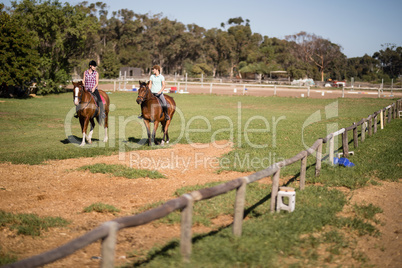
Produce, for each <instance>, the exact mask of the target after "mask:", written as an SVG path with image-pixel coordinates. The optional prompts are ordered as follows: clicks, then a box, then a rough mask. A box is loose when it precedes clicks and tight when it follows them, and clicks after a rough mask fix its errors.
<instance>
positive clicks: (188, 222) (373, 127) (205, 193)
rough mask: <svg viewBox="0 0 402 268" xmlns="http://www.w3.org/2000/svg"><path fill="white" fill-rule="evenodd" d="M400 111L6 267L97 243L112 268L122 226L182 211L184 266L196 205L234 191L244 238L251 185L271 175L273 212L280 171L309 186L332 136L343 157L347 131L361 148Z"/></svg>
mask: <svg viewBox="0 0 402 268" xmlns="http://www.w3.org/2000/svg"><path fill="white" fill-rule="evenodd" d="M401 112H402V99H399V100H397V101H396V102H395V103H393V104H391V105H388V106H387V107H384V108H382V109H380V110H378V111H376V112H374V113H373V114H371V115H369V116H368V117H367V118H363V119H362V120H360V121H359V122H357V123H353V124H352V125H351V126H349V127H346V128H342V129H340V130H338V131H336V132H334V133H330V134H329V135H327V136H326V137H325V138H319V139H317V140H316V141H315V142H314V144H313V145H312V146H311V147H310V148H308V149H306V150H304V151H301V152H300V153H298V154H297V155H295V156H293V157H292V158H289V159H286V160H283V161H280V162H277V163H275V164H273V165H271V166H269V167H268V168H266V169H264V170H260V171H258V172H255V173H253V174H251V175H249V176H245V177H240V178H237V179H234V180H232V181H229V182H226V183H222V184H220V185H217V186H214V187H210V188H204V189H201V190H198V191H193V192H190V193H186V194H184V195H182V196H180V197H178V198H175V199H172V200H169V201H167V202H166V203H164V204H162V205H161V206H159V207H157V208H154V209H151V210H148V211H145V212H143V213H140V214H137V215H132V216H126V217H121V218H117V219H114V220H112V221H108V222H105V223H103V224H101V225H100V226H98V227H97V228H95V229H93V230H91V231H89V232H87V233H86V234H84V235H82V236H81V237H78V238H76V239H74V240H72V241H70V242H68V243H66V244H64V245H62V246H60V247H58V248H56V249H53V250H50V251H47V252H44V253H42V254H39V255H36V256H33V257H30V258H27V259H23V260H21V261H18V262H15V263H12V264H9V265H6V266H4V267H8V268H10V267H18V268H22V267H37V266H43V265H45V264H49V263H52V262H54V261H56V260H59V259H62V258H64V257H67V256H69V255H71V254H73V253H74V252H76V251H78V250H80V249H83V248H84V247H86V246H88V245H90V244H92V243H94V242H97V241H99V240H101V241H102V243H101V255H102V257H101V263H100V266H101V267H102V268H106V267H114V259H115V247H116V238H117V235H118V231H119V230H122V229H124V228H130V227H136V226H140V225H144V224H147V223H150V222H152V221H155V220H157V219H160V218H163V217H165V216H167V215H169V214H170V213H172V212H173V211H176V210H181V236H180V252H181V254H182V258H183V262H189V261H190V256H191V251H192V243H191V240H192V231H191V227H192V216H193V205H194V202H198V201H201V200H206V199H210V198H213V197H216V196H219V195H222V194H225V193H228V192H230V191H233V190H236V197H235V204H234V217H233V224H232V233H233V235H235V236H237V237H240V236H241V234H242V224H243V218H244V206H245V196H246V188H247V184H249V183H253V182H256V181H258V180H260V179H263V178H266V177H272V190H271V201H270V211H271V213H273V212H274V211H275V206H276V199H277V195H278V190H279V178H280V172H281V169H282V168H283V167H286V166H289V165H292V164H294V163H297V162H299V163H300V183H299V189H300V190H303V189H304V188H305V181H306V170H307V157H308V156H310V155H313V154H315V176H320V170H321V162H322V159H323V157H322V147H323V144H324V143H326V144H327V146H329V159H330V162H331V163H332V161H333V153H334V148H333V146H334V138H336V137H337V136H338V135H342V149H343V156H344V157H348V155H349V140H348V132H349V131H352V132H353V146H354V147H355V148H357V147H358V144H359V141H358V127H360V133H361V135H360V136H361V141H362V142H364V140H365V138H366V132H367V134H368V137H371V136H372V135H374V134H376V133H377V131H378V125H380V128H381V129H383V128H384V127H385V126H386V124H388V123H390V122H391V120H392V119H395V118H397V117H398V118H399V117H400V116H401Z"/></svg>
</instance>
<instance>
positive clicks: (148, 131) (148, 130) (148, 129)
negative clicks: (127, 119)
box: [144, 119, 152, 146]
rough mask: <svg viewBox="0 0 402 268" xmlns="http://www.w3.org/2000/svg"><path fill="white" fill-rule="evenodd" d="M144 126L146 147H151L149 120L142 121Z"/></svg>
mask: <svg viewBox="0 0 402 268" xmlns="http://www.w3.org/2000/svg"><path fill="white" fill-rule="evenodd" d="M144 124H145V127H146V128H147V134H148V146H151V145H152V140H151V131H150V125H149V120H146V119H144Z"/></svg>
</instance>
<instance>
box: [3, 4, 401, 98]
mask: <svg viewBox="0 0 402 268" xmlns="http://www.w3.org/2000/svg"><path fill="white" fill-rule="evenodd" d="M0 12H1V13H0V24H1V39H0V55H1V57H0V65H1V66H0V84H1V83H6V84H8V85H24V84H27V83H30V82H32V81H36V82H37V83H38V87H39V88H40V90H41V92H42V93H48V92H55V91H58V90H59V85H60V84H63V83H65V82H66V81H67V80H69V79H71V75H72V74H73V73H74V72H76V73H78V74H80V75H81V74H82V72H83V71H84V70H85V69H86V68H87V67H88V62H89V61H90V60H92V59H94V60H96V61H97V62H98V66H99V67H98V71H99V73H100V77H101V78H116V77H118V75H119V70H120V67H124V66H126V67H138V68H141V69H142V70H143V72H144V73H149V72H150V68H151V66H152V65H154V64H158V65H161V66H162V68H163V73H164V74H179V75H183V74H184V73H187V74H188V75H189V76H190V77H191V76H192V77H200V76H201V75H204V77H230V78H239V79H242V78H245V76H246V75H247V74H252V75H259V76H260V77H267V76H269V74H270V72H271V71H278V70H283V71H287V73H288V75H289V76H290V77H291V78H292V79H300V78H305V77H308V78H313V79H314V80H318V81H324V80H326V79H328V78H332V79H336V80H344V79H347V80H350V79H351V78H352V77H353V78H354V79H355V81H368V82H378V81H381V80H382V79H384V80H385V81H390V80H391V79H396V78H398V77H399V76H400V75H401V74H402V47H397V46H396V45H395V44H384V45H383V49H382V50H380V51H378V52H375V53H374V54H373V55H371V56H370V55H367V54H366V55H364V56H362V57H355V58H347V57H346V56H345V55H344V54H343V53H342V47H341V46H340V45H338V44H334V43H332V42H331V41H329V40H327V39H324V38H322V37H320V36H317V35H315V34H311V33H307V32H300V33H297V34H294V35H289V36H286V37H285V39H278V38H275V37H268V36H262V35H261V34H259V33H253V32H252V31H251V27H250V21H249V20H248V19H243V18H242V17H238V18H230V19H229V20H228V21H227V22H224V23H221V25H220V26H218V27H216V28H212V29H205V28H203V27H200V26H198V25H196V24H188V25H184V24H183V23H181V22H178V21H176V20H170V19H168V18H167V17H164V16H163V14H156V15H150V14H138V13H135V12H134V11H132V10H128V9H121V10H119V11H117V12H112V14H111V15H110V16H109V12H108V10H107V4H105V3H103V2H96V3H88V2H87V1H84V2H82V3H80V4H77V5H70V4H69V3H64V4H63V3H61V2H59V1H50V0H48V1H40V0H39V1H37V0H23V1H20V2H16V1H14V2H12V3H11V7H5V6H4V4H1V3H0Z"/></svg>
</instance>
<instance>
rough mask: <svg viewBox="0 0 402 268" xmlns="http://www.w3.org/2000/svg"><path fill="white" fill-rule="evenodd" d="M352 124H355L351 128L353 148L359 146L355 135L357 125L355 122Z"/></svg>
mask: <svg viewBox="0 0 402 268" xmlns="http://www.w3.org/2000/svg"><path fill="white" fill-rule="evenodd" d="M353 125H354V126H355V128H354V129H353V146H354V148H357V147H359V139H358V137H357V136H358V135H357V126H356V123H353Z"/></svg>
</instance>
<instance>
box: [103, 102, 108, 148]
mask: <svg viewBox="0 0 402 268" xmlns="http://www.w3.org/2000/svg"><path fill="white" fill-rule="evenodd" d="M105 114H106V117H105V119H104V123H103V126H104V128H105V137H104V138H103V142H107V140H108V136H107V127H108V114H109V111H108V109H105Z"/></svg>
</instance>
